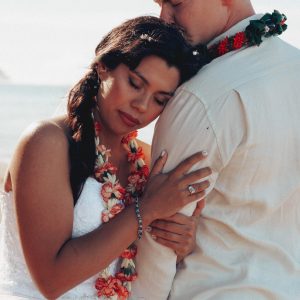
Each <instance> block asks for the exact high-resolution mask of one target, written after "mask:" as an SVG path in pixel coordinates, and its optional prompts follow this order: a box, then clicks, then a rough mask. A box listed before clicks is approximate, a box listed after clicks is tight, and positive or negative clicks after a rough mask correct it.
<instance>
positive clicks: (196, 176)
mask: <svg viewBox="0 0 300 300" xmlns="http://www.w3.org/2000/svg"><path fill="white" fill-rule="evenodd" d="M211 173H212V171H211V168H209V167H206V168H201V169H199V170H196V171H193V172H191V173H189V174H186V175H185V176H183V177H182V178H181V179H180V184H182V185H183V186H187V185H188V184H190V183H192V182H196V181H199V180H200V179H203V178H205V177H208V176H209V175H211Z"/></svg>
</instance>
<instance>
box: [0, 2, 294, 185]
mask: <svg viewBox="0 0 300 300" xmlns="http://www.w3.org/2000/svg"><path fill="white" fill-rule="evenodd" d="M252 2H253V4H254V6H255V8H256V11H257V12H262V13H264V12H272V11H273V10H274V9H278V10H279V11H281V12H282V13H285V14H286V15H287V17H288V22H287V24H288V26H289V28H288V30H287V31H286V32H285V33H284V34H283V35H282V38H283V39H284V40H286V41H288V42H290V43H291V44H293V45H295V46H296V47H298V48H300V35H299V34H298V30H299V29H298V28H300V18H299V17H300V0H285V1H279V0H268V1H267V0H253V1H252ZM144 14H150V15H155V16H158V15H159V7H158V6H157V5H156V4H155V3H154V2H153V1H152V0H125V1H124V0H109V1H104V0H51V1H50V0H9V1H7V0H0V181H1V176H2V175H3V172H4V169H5V168H6V165H7V163H8V161H9V159H10V157H11V155H12V152H13V149H14V147H15V145H16V143H17V141H18V139H19V137H20V134H21V132H22V131H23V130H24V129H25V128H26V127H27V126H28V125H29V124H30V123H31V122H33V121H34V120H39V119H43V118H46V117H50V116H51V115H53V114H54V113H55V111H56V109H57V107H59V106H62V105H63V104H62V103H64V102H63V101H64V100H63V99H64V96H65V95H66V93H67V91H68V89H69V88H70V87H71V86H72V85H73V84H74V83H75V82H76V81H77V80H78V79H79V78H81V76H82V75H83V74H84V73H85V71H86V68H87V67H88V65H89V63H90V62H91V60H92V59H93V57H94V48H95V47H96V45H97V44H98V42H99V41H100V39H101V38H102V37H103V35H104V34H106V33H107V32H108V31H109V30H110V29H111V28H113V27H114V26H116V25H118V24H120V23H121V22H122V21H124V20H127V19H129V18H132V17H135V16H138V15H144ZM152 132H153V124H152V125H150V126H149V127H148V128H146V129H143V130H142V131H141V132H140V137H141V138H142V139H143V140H145V141H147V142H149V143H151V137H152Z"/></svg>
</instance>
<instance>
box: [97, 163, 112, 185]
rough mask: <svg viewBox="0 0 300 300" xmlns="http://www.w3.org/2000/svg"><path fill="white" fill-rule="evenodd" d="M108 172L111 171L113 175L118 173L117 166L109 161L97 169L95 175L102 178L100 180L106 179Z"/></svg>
mask: <svg viewBox="0 0 300 300" xmlns="http://www.w3.org/2000/svg"><path fill="white" fill-rule="evenodd" d="M106 172H109V173H110V174H111V175H113V174H116V172H117V168H116V167H115V166H114V165H112V164H111V163H109V162H106V163H104V164H103V165H102V166H101V167H99V168H97V169H95V177H96V178H98V179H99V180H100V182H103V181H104V177H106Z"/></svg>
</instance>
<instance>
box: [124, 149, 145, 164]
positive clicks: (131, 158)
mask: <svg viewBox="0 0 300 300" xmlns="http://www.w3.org/2000/svg"><path fill="white" fill-rule="evenodd" d="M127 157H128V161H129V162H132V163H135V162H136V161H137V160H138V159H140V158H141V159H144V158H145V155H144V152H143V148H142V147H138V149H137V152H135V153H132V152H129V153H128V155H127Z"/></svg>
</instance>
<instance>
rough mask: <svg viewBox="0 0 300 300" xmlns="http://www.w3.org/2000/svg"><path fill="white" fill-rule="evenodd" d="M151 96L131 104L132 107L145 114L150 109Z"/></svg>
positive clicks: (139, 98) (143, 97) (140, 98)
mask: <svg viewBox="0 0 300 300" xmlns="http://www.w3.org/2000/svg"><path fill="white" fill-rule="evenodd" d="M149 100H150V96H148V95H143V96H140V97H138V98H136V99H134V100H133V101H132V102H131V106H132V107H133V108H134V109H136V110H137V111H138V112H140V113H145V112H146V111H147V109H148V105H149Z"/></svg>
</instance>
